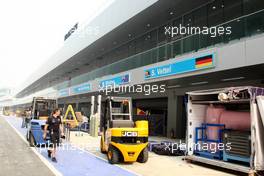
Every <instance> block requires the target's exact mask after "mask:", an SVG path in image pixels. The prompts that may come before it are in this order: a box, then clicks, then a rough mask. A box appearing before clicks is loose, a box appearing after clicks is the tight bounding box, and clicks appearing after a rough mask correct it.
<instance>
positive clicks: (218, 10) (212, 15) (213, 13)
mask: <svg viewBox="0 0 264 176" xmlns="http://www.w3.org/2000/svg"><path fill="white" fill-rule="evenodd" d="M222 5H223V1H222V0H216V1H214V2H212V3H211V4H208V5H207V11H208V26H209V27H211V26H216V25H218V24H221V23H223V7H222Z"/></svg>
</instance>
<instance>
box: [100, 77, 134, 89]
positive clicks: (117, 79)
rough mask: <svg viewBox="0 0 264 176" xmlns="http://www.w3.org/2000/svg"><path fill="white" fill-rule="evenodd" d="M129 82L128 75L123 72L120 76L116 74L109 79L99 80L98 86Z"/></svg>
mask: <svg viewBox="0 0 264 176" xmlns="http://www.w3.org/2000/svg"><path fill="white" fill-rule="evenodd" d="M129 82H130V75H129V74H125V75H122V76H117V77H114V78H111V79H106V80H103V81H100V87H107V86H120V85H124V84H128V83H129Z"/></svg>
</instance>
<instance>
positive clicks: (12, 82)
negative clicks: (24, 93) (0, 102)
mask: <svg viewBox="0 0 264 176" xmlns="http://www.w3.org/2000/svg"><path fill="white" fill-rule="evenodd" d="M108 1H109V0H75V1H74V0H6V1H1V2H0V61H1V63H0V88H2V87H12V88H17V87H18V86H19V85H21V84H22V83H23V82H24V81H25V80H26V79H27V78H28V77H29V76H30V75H31V74H32V73H33V72H34V71H35V70H37V69H38V68H39V67H40V66H41V65H42V64H43V63H44V62H45V60H47V59H48V58H49V56H51V55H52V54H53V53H54V52H55V51H56V50H58V49H59V48H60V47H61V46H62V45H63V38H64V35H65V34H66V33H67V31H68V30H69V29H70V28H71V27H72V26H73V25H74V24H75V23H76V22H84V21H87V20H89V19H90V18H91V17H92V16H93V15H94V14H95V13H96V12H97V11H98V10H99V9H100V8H102V7H104V5H105V3H106V2H108Z"/></svg>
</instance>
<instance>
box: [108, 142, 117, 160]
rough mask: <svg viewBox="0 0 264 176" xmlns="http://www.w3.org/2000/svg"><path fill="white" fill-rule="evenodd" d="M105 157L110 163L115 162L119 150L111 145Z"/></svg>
mask: <svg viewBox="0 0 264 176" xmlns="http://www.w3.org/2000/svg"><path fill="white" fill-rule="evenodd" d="M107 159H108V162H109V163H110V164H117V163H118V161H119V152H118V150H117V149H116V148H114V147H113V146H109V148H108V152H107Z"/></svg>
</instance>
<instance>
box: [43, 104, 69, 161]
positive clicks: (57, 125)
mask: <svg viewBox="0 0 264 176" xmlns="http://www.w3.org/2000/svg"><path fill="white" fill-rule="evenodd" d="M60 113H61V112H60V109H54V110H53V111H52V114H51V116H50V117H49V118H48V119H47V122H46V125H45V128H44V134H43V138H44V139H46V136H47V129H49V132H50V139H51V147H52V149H51V150H48V157H49V158H51V160H52V161H53V162H57V159H56V147H57V146H58V145H59V143H60V136H64V134H63V126H62V120H61V117H60Z"/></svg>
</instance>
